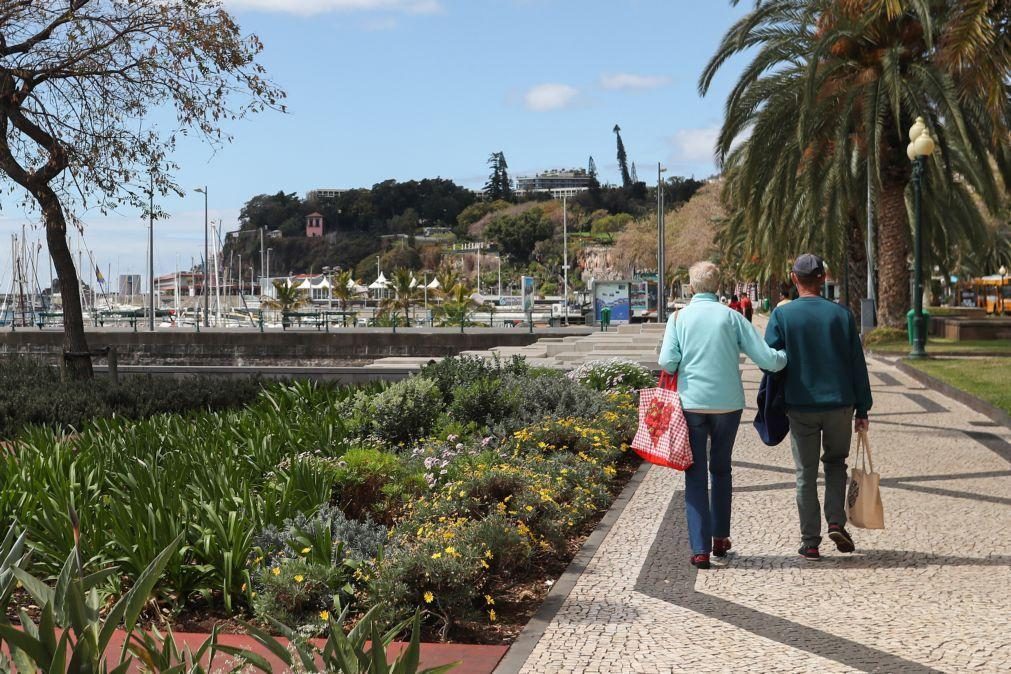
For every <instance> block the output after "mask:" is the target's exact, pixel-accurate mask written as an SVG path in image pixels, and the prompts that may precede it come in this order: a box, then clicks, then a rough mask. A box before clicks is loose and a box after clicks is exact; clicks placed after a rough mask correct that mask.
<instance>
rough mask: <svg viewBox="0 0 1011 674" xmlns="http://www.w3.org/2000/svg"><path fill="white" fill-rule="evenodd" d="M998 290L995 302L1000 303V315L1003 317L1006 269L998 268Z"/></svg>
mask: <svg viewBox="0 0 1011 674" xmlns="http://www.w3.org/2000/svg"><path fill="white" fill-rule="evenodd" d="M997 271H999V272H1000V290H998V291H997V301H998V302H999V303H1000V315H1001V316H1003V315H1004V277H1005V276H1007V267H1005V266H1004V265H1001V266H1000V269H998V270H997Z"/></svg>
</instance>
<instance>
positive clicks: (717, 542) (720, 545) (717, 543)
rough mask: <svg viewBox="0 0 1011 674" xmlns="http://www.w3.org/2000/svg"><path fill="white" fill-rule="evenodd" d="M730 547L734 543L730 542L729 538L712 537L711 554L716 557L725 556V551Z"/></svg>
mask: <svg viewBox="0 0 1011 674" xmlns="http://www.w3.org/2000/svg"><path fill="white" fill-rule="evenodd" d="M732 547H734V544H733V543H731V542H730V539H729V538H714V539H713V555H715V556H716V557H726V556H727V551H728V550H730V548H732Z"/></svg>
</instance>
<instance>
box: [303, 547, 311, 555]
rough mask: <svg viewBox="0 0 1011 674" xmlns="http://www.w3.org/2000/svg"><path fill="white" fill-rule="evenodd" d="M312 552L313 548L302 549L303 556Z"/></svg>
mask: <svg viewBox="0 0 1011 674" xmlns="http://www.w3.org/2000/svg"><path fill="white" fill-rule="evenodd" d="M310 550H312V548H302V554H303V555H308V554H309V551H310Z"/></svg>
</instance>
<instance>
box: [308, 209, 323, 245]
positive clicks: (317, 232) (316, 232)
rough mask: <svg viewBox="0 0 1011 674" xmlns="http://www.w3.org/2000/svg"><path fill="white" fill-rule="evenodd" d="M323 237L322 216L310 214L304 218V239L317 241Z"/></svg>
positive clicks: (320, 214)
mask: <svg viewBox="0 0 1011 674" xmlns="http://www.w3.org/2000/svg"><path fill="white" fill-rule="evenodd" d="M322 236H323V214H322V213H310V214H309V215H307V216H305V237H306V238H307V239H318V238H322Z"/></svg>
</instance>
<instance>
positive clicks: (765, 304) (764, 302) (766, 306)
mask: <svg viewBox="0 0 1011 674" xmlns="http://www.w3.org/2000/svg"><path fill="white" fill-rule="evenodd" d="M768 310H769V298H768V297H766V298H765V299H764V300H762V311H768Z"/></svg>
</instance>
